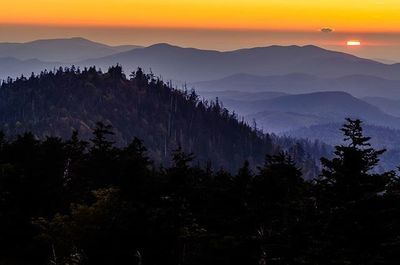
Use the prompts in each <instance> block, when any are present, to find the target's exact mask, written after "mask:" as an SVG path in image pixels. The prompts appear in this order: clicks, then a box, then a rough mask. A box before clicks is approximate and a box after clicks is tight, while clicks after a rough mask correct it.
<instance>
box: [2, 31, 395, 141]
mask: <svg viewBox="0 0 400 265" xmlns="http://www.w3.org/2000/svg"><path fill="white" fill-rule="evenodd" d="M117 64H119V65H121V66H122V67H123V70H124V73H125V74H126V75H129V74H130V73H131V71H132V70H135V69H137V67H142V68H143V69H145V70H147V71H151V72H152V73H154V75H155V76H157V77H160V79H161V80H164V81H166V82H168V83H169V81H170V80H171V81H172V83H169V84H172V85H174V86H176V87H185V88H186V89H192V88H193V89H195V90H196V91H197V92H198V93H199V95H200V97H203V98H205V99H207V100H208V101H210V100H215V99H216V98H218V100H219V102H220V103H222V104H223V105H224V106H225V107H227V108H228V109H229V110H230V111H234V112H235V113H236V114H238V115H239V117H240V118H241V117H243V119H244V120H245V121H247V122H248V123H249V124H252V126H253V125H257V127H258V128H262V129H263V130H264V131H265V132H273V133H277V134H283V133H288V132H291V136H294V137H306V134H302V133H300V131H299V130H302V129H306V128H311V127H312V128H319V127H318V126H325V125H327V124H340V122H342V121H343V119H344V118H345V117H353V118H361V119H363V120H365V121H366V122H367V123H368V124H371V125H376V126H380V127H379V128H381V130H382V132H386V133H387V134H390V133H391V132H390V131H388V130H386V128H391V129H399V128H400V125H399V124H400V122H399V117H400V111H399V109H400V64H384V63H380V62H376V61H373V60H369V59H363V58H359V57H356V56H353V55H350V54H345V53H341V52H336V51H330V50H326V49H322V48H319V47H316V46H312V45H308V46H268V47H256V48H249V49H240V50H235V51H226V52H221V51H213V50H201V49H195V48H183V47H178V46H173V45H170V44H165V43H161V44H155V45H151V46H149V47H141V46H137V45H125V46H110V45H105V44H101V43H97V42H93V41H90V40H86V39H83V38H71V39H56V40H39V41H33V42H27V43H0V79H3V80H4V79H6V78H7V76H11V77H17V76H20V75H21V74H24V75H25V76H30V75H31V73H32V72H35V73H39V72H41V71H44V70H45V69H47V70H48V71H47V72H49V71H53V69H59V67H63V68H65V67H70V66H71V65H74V66H75V67H76V68H80V69H84V68H85V67H91V66H96V67H98V68H100V69H103V70H105V71H107V69H108V68H109V67H110V66H112V65H117ZM61 98H63V97H61ZM321 128H322V127H321ZM296 132H298V133H299V134H298V135H296ZM335 141H336V140H335ZM328 142H332V141H328Z"/></svg>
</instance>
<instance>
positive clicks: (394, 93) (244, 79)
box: [191, 74, 400, 99]
mask: <svg viewBox="0 0 400 265" xmlns="http://www.w3.org/2000/svg"><path fill="white" fill-rule="evenodd" d="M399 76H400V75H399ZM191 85H192V86H193V87H195V88H196V90H197V91H207V92H208V91H221V90H234V91H244V92H253V93H255V92H266V91H275V92H283V93H292V94H300V93H311V92H318V91H344V92H347V93H350V94H352V95H354V96H356V97H367V96H368V97H377V96H379V97H382V96H383V97H388V98H395V99H400V80H388V79H383V78H379V77H374V76H367V75H348V76H343V77H337V78H321V77H317V76H313V75H307V74H288V75H278V76H257V75H250V74H235V75H231V76H228V77H225V78H221V79H217V80H211V81H202V82H196V83H193V84H191ZM254 96H255V97H257V95H256V94H255V95H254Z"/></svg>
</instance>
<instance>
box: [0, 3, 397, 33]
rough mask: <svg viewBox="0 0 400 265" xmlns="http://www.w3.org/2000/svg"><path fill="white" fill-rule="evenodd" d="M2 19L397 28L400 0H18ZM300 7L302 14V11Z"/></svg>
mask: <svg viewBox="0 0 400 265" xmlns="http://www.w3.org/2000/svg"><path fill="white" fill-rule="evenodd" d="M3 2H4V3H2V9H3V10H4V11H6V12H2V16H1V17H0V23H3V24H32V25H34V24H36V25H38V24H39V25H59V26H67V25H75V26H88V25H90V26H124V27H132V26H134V27H172V28H234V29H275V30H305V31H314V30H319V29H320V28H322V27H324V26H329V27H332V28H335V29H337V30H339V31H364V32H375V31H385V32H394V31H396V30H398V29H399V28H400V20H399V19H398V16H399V13H400V4H399V1H398V0H384V1H376V0H353V1H345V0H337V1H331V0H319V1H310V0H309V1H304V0H303V1H300V0H287V1H281V0H270V1H262V0H247V1H243V0H232V1H215V0H190V1H189V0H170V1H166V0H153V1H136V0H118V1H113V0H96V1H95V0H85V1H81V0H68V1H66V0H57V1H55V0H18V1H3ZM299 10H301V12H299Z"/></svg>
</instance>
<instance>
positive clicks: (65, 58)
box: [0, 38, 140, 63]
mask: <svg viewBox="0 0 400 265" xmlns="http://www.w3.org/2000/svg"><path fill="white" fill-rule="evenodd" d="M138 47H140V46H136V45H123V46H109V45H105V44H102V43H98V42H93V41H90V40H87V39H83V38H70V39H49V40H37V41H32V42H26V43H0V57H13V58H16V59H20V60H28V59H38V60H41V61H47V62H64V63H73V62H77V61H82V60H87V59H92V58H99V57H103V56H108V55H112V54H115V53H119V52H124V51H128V50H132V49H135V48H138Z"/></svg>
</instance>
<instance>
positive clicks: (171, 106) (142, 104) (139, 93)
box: [0, 66, 326, 174]
mask: <svg viewBox="0 0 400 265" xmlns="http://www.w3.org/2000/svg"><path fill="white" fill-rule="evenodd" d="M98 121H101V122H103V123H104V124H107V125H112V126H113V127H114V132H115V141H116V143H117V145H118V146H126V145H127V144H128V143H129V142H130V141H132V139H133V138H134V137H138V138H139V139H142V140H143V141H144V143H145V144H146V146H147V147H148V150H149V155H150V157H151V158H152V159H154V160H155V161H156V163H161V162H164V164H166V165H168V164H169V163H170V157H171V151H172V150H174V149H176V148H178V147H182V149H183V150H185V151H188V152H193V153H195V154H196V161H197V162H199V163H200V164H201V165H205V164H209V166H211V167H213V168H220V167H224V168H225V169H228V170H236V169H237V168H238V165H240V164H241V163H242V162H243V161H244V160H245V159H247V160H249V161H250V162H251V163H252V164H254V165H258V164H261V163H262V160H263V158H264V156H265V155H266V154H273V153H277V152H279V151H280V150H292V152H293V153H296V154H295V157H296V162H300V163H303V162H304V161H306V158H308V160H307V161H308V162H307V164H308V165H307V166H306V165H304V167H303V168H304V170H306V171H310V172H311V173H310V174H312V173H315V172H316V171H315V170H316V167H315V163H314V162H315V161H316V160H317V159H318V158H319V157H320V156H321V155H324V154H326V152H325V151H324V147H323V146H321V145H319V144H316V143H309V142H307V141H296V140H292V139H288V138H286V139H285V138H277V137H275V136H271V135H264V134H262V133H260V132H258V131H257V130H256V129H255V128H252V127H251V126H249V125H247V124H246V123H245V122H243V121H238V120H237V117H236V115H235V114H233V113H230V112H229V111H228V110H226V109H225V108H223V107H222V106H221V104H220V103H219V102H218V100H217V101H216V102H208V101H205V100H200V99H199V97H198V96H197V95H196V93H195V92H194V91H190V92H188V91H182V90H177V89H173V88H171V87H170V86H169V85H167V84H165V83H164V82H163V81H161V80H160V79H158V78H155V77H154V76H153V75H152V74H144V73H143V72H142V70H140V69H138V70H137V71H135V72H133V73H131V74H130V75H129V78H127V77H126V75H125V74H124V73H123V71H122V68H121V67H120V66H116V67H111V68H110V69H109V70H108V71H107V72H105V73H103V72H101V71H99V70H97V69H96V68H94V67H92V68H88V69H83V70H79V69H75V68H71V69H69V68H67V69H59V70H57V71H51V72H47V71H45V72H42V73H41V74H39V75H38V76H35V75H32V76H31V77H29V78H25V77H21V78H18V79H16V80H11V79H9V80H7V81H6V82H4V83H3V84H2V85H1V88H0V123H1V125H2V129H3V131H4V132H5V134H6V135H8V136H12V135H17V134H21V133H24V132H26V131H30V132H32V133H33V134H34V135H35V136H37V137H38V138H40V139H44V137H45V136H59V137H62V138H63V139H68V138H69V137H70V136H71V134H72V132H73V130H77V131H78V132H79V134H80V135H81V136H82V138H83V139H86V140H87V139H89V138H90V135H91V130H92V129H93V128H94V127H95V124H96V122H98ZM313 161H314V162H313Z"/></svg>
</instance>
